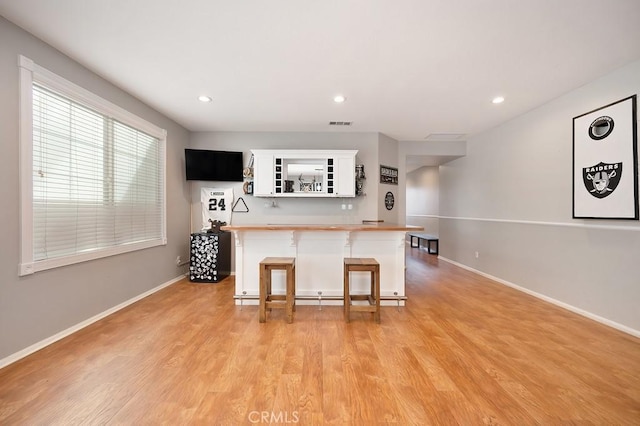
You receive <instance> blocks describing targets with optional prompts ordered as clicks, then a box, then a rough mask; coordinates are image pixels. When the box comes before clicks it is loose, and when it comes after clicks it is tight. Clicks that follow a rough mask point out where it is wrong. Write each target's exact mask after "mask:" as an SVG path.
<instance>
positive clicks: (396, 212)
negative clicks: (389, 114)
mask: <svg viewBox="0 0 640 426" xmlns="http://www.w3.org/2000/svg"><path fill="white" fill-rule="evenodd" d="M379 141H380V150H379V153H378V156H379V163H380V164H383V165H385V166H389V167H395V168H397V169H398V184H397V185H392V184H388V183H380V168H379V167H378V168H376V169H374V170H371V169H369V170H370V172H373V173H369V176H370V182H371V183H375V184H376V185H378V199H377V201H376V203H377V205H378V219H380V220H384V222H385V223H404V215H402V216H400V211H401V210H402V209H401V208H400V206H401V205H402V206H403V205H404V203H405V200H404V195H405V194H404V175H405V173H406V172H405V162H404V161H403V162H402V164H399V163H400V162H399V161H398V155H399V154H398V142H397V141H396V140H395V139H392V138H390V137H388V136H387V135H383V134H380V137H379ZM387 192H391V193H392V194H393V199H394V206H393V208H392V209H391V210H387V208H386V206H385V204H384V199H385V195H386V194H387Z"/></svg>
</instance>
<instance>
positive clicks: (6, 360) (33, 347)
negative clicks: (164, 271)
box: [0, 275, 185, 368]
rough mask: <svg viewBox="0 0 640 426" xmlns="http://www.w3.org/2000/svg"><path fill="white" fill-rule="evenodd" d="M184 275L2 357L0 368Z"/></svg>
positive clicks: (180, 278)
mask: <svg viewBox="0 0 640 426" xmlns="http://www.w3.org/2000/svg"><path fill="white" fill-rule="evenodd" d="M184 277H185V276H184V275H180V276H178V277H176V278H174V279H172V280H170V281H167V282H166V283H164V284H160V285H159V286H157V287H155V288H152V289H151V290H148V291H145V292H144V293H142V294H139V295H138V296H135V297H133V298H131V299H129V300H127V301H125V302H122V303H120V304H119V305H116V306H114V307H113V308H109V309H107V310H106V311H104V312H101V313H99V314H98V315H94V316H92V317H91V318H88V319H86V320H84V321H82V322H79V323H78V324H76V325H73V326H71V327H69V328H67V329H65V330H62V331H61V332H59V333H56V334H54V335H53V336H51V337H47V338H46V339H44V340H41V341H39V342H37V343H34V344H33V345H31V346H29V347H27V348H24V349H23V350H21V351H18V352H16V353H14V354H12V355H9V356H8V357H6V358H3V359H0V368H3V367H6V366H7V365H9V364H12V363H14V362H16V361H18V360H20V359H22V358H24V357H26V356H28V355H31V354H32V353H34V352H36V351H39V350H40V349H42V348H44V347H46V346H49V345H50V344H52V343H55V342H57V341H58V340H61V339H64V338H65V337H67V336H69V335H71V334H73V333H75V332H76V331H79V330H82V329H83V328H85V327H87V326H89V325H91V324H93V323H95V322H97V321H100V320H101V319H103V318H105V317H107V316H109V315H111V314H113V313H115V312H117V311H119V310H121V309H123V308H126V307H127V306H129V305H132V304H134V303H135V302H137V301H139V300H142V299H144V298H145V297H147V296H150V295H152V294H153V293H155V292H157V291H160V290H162V289H163V288H165V287H168V286H170V285H171V284H175V283H177V282H178V281H180V280H182V279H183V278H184Z"/></svg>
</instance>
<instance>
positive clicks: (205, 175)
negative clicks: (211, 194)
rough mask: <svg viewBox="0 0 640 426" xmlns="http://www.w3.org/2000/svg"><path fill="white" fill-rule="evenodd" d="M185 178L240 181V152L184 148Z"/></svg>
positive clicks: (241, 166)
mask: <svg viewBox="0 0 640 426" xmlns="http://www.w3.org/2000/svg"><path fill="white" fill-rule="evenodd" d="M184 160H185V165H186V169H187V180H215V181H226V182H242V180H243V179H242V168H243V164H244V163H243V162H242V152H235V151H210V150H204V149H185V150H184Z"/></svg>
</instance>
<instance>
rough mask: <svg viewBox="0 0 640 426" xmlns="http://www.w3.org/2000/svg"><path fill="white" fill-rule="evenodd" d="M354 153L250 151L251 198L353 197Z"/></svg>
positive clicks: (340, 151) (353, 151) (348, 151)
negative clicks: (251, 154) (251, 156)
mask: <svg viewBox="0 0 640 426" xmlns="http://www.w3.org/2000/svg"><path fill="white" fill-rule="evenodd" d="M357 152H358V151H356V150H338V151H329V150H268V149H256V150H253V151H252V153H253V156H254V162H253V176H254V183H253V195H255V196H259V197H260V196H262V197H355V195H356V185H355V167H356V153H357Z"/></svg>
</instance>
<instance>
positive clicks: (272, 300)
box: [260, 257, 296, 323]
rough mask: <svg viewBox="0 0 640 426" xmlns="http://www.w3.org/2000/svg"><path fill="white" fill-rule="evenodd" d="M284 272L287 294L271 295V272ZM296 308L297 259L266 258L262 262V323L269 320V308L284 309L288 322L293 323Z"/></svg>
mask: <svg viewBox="0 0 640 426" xmlns="http://www.w3.org/2000/svg"><path fill="white" fill-rule="evenodd" d="M273 270H284V271H285V274H286V280H287V285H286V294H271V271H273ZM295 306H296V258H295V257H265V258H264V259H262V262H260V322H265V321H266V320H267V312H266V311H267V308H269V310H271V308H276V309H284V310H285V312H286V314H287V322H288V323H291V322H293V311H295V309H296V308H295Z"/></svg>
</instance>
